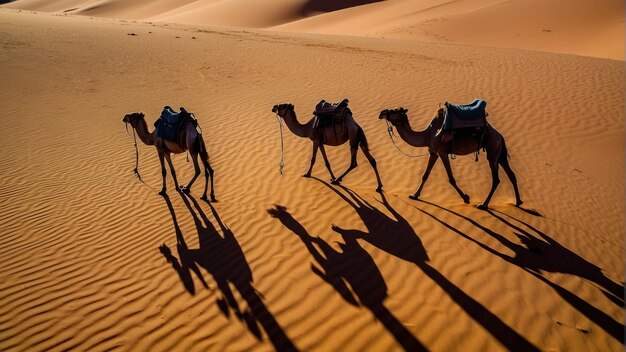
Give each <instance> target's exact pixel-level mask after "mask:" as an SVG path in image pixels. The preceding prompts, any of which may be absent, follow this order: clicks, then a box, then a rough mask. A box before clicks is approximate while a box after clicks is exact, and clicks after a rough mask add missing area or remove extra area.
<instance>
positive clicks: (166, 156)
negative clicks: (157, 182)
mask: <svg viewBox="0 0 626 352" xmlns="http://www.w3.org/2000/svg"><path fill="white" fill-rule="evenodd" d="M164 156H165V160H166V161H167V164H168V165H169V166H170V172H171V173H172V178H173V179H174V186H175V187H176V189H178V179H177V178H176V170H174V164H173V163H172V156H171V155H170V154H169V153H164Z"/></svg>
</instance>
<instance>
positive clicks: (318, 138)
mask: <svg viewBox="0 0 626 352" xmlns="http://www.w3.org/2000/svg"><path fill="white" fill-rule="evenodd" d="M338 109H348V108H347V106H345V105H344V106H342V105H340V106H339V107H338ZM272 112H274V113H276V114H277V115H278V116H279V117H280V118H282V119H283V120H284V121H285V124H286V125H287V128H289V130H290V131H291V132H292V133H293V134H295V135H296V136H298V137H302V138H308V139H310V140H311V142H313V154H312V156H311V165H310V166H309V169H308V170H307V171H306V173H305V174H304V175H303V176H304V177H311V171H312V170H313V165H314V164H315V159H316V156H317V150H318V149H319V150H320V151H321V152H322V157H324V164H325V165H326V168H327V169H328V172H329V173H330V181H331V183H332V184H334V185H338V184H340V183H341V181H342V180H343V178H344V177H345V176H346V175H347V174H348V173H349V172H350V171H352V170H353V169H354V168H356V167H357V162H356V155H357V147H360V148H361V151H363V154H364V155H365V157H366V158H367V160H368V161H369V163H370V165H372V168H373V169H374V173H375V174H376V181H377V182H378V187H377V188H376V192H382V191H383V184H382V182H381V181H380V176H379V174H378V168H377V167H376V160H375V159H374V157H373V156H372V154H371V153H370V152H369V147H368V144H367V139H366V137H365V133H364V132H363V129H362V128H361V126H359V125H358V124H357V123H356V121H355V120H354V118H353V117H352V113H351V112H350V110H349V109H348V111H347V113H346V114H345V119H346V120H345V123H342V124H341V125H340V126H341V127H339V128H337V126H338V125H335V126H327V127H324V128H314V127H313V124H314V120H315V118H312V119H311V120H310V121H309V122H307V123H305V124H301V123H300V122H298V118H297V116H296V112H295V111H294V106H293V104H280V105H274V107H273V108H272ZM342 112H343V110H339V111H338V113H340V114H341V113H342ZM348 141H349V142H350V165H349V166H348V168H347V169H346V171H344V172H343V173H342V174H341V175H340V176H339V177H335V175H334V174H333V170H332V169H331V167H330V163H329V162H328V158H327V156H326V150H325V149H324V145H329V146H340V145H343V144H344V143H346V142H348Z"/></svg>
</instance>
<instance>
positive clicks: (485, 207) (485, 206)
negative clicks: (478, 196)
mask: <svg viewBox="0 0 626 352" xmlns="http://www.w3.org/2000/svg"><path fill="white" fill-rule="evenodd" d="M476 208H478V209H480V210H489V207H488V206H487V205H485V204H480V205H477V206H476Z"/></svg>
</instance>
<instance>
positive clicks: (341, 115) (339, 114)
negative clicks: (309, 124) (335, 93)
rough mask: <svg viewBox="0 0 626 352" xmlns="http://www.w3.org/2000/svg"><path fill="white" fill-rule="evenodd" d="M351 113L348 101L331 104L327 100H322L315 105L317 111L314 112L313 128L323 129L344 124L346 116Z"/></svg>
mask: <svg viewBox="0 0 626 352" xmlns="http://www.w3.org/2000/svg"><path fill="white" fill-rule="evenodd" d="M344 108H345V109H344ZM349 112H350V109H348V99H344V100H342V101H341V102H339V103H329V102H327V101H326V100H321V101H320V102H319V103H317V105H315V110H314V111H313V115H314V116H315V120H314V121H313V128H320V129H321V128H324V127H328V126H333V127H334V125H335V124H343V123H344V121H345V116H346V114H347V113H349Z"/></svg>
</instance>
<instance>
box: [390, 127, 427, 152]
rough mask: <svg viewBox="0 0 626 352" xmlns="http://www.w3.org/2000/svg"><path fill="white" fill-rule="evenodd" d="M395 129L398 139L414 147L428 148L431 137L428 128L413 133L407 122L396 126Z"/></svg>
mask: <svg viewBox="0 0 626 352" xmlns="http://www.w3.org/2000/svg"><path fill="white" fill-rule="evenodd" d="M396 129H397V130H398V134H399V135H400V137H401V138H402V139H403V140H404V141H405V142H407V143H408V144H410V145H412V146H414V147H428V146H429V145H430V140H431V135H432V133H431V132H432V131H430V129H431V127H430V126H429V127H427V128H425V129H424V130H422V131H414V130H413V129H412V128H411V126H410V125H409V123H408V122H407V123H403V124H402V125H400V126H397V127H396Z"/></svg>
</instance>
